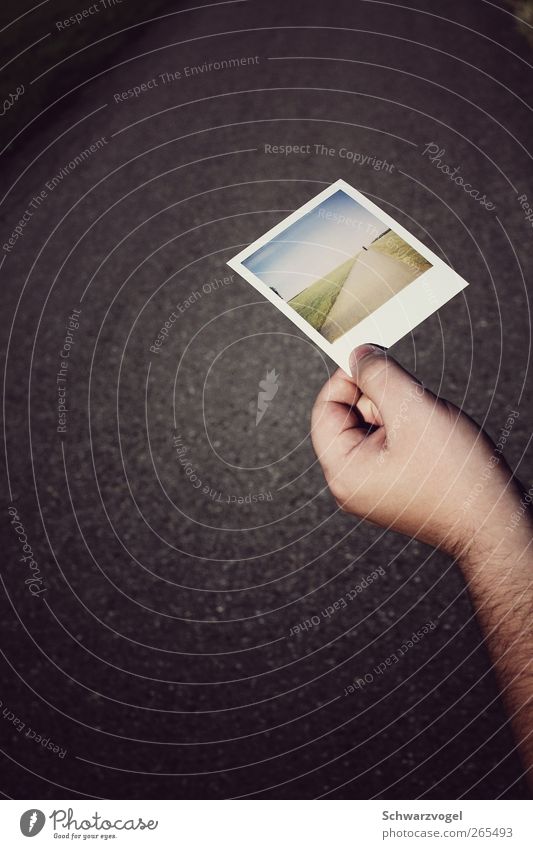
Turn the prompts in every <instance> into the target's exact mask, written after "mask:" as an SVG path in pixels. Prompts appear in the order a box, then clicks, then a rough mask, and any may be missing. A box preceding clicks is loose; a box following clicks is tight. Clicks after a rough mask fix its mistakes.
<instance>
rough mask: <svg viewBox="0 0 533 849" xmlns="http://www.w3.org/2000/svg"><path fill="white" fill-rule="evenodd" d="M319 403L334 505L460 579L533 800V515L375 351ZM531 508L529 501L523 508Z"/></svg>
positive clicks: (485, 451)
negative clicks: (445, 561) (450, 567)
mask: <svg viewBox="0 0 533 849" xmlns="http://www.w3.org/2000/svg"><path fill="white" fill-rule="evenodd" d="M350 365H351V369H352V377H349V376H348V375H347V374H345V373H344V372H343V371H342V370H340V369H339V370H338V371H337V372H336V373H335V374H334V375H333V377H332V378H331V379H330V380H329V381H328V382H327V383H326V384H325V386H324V387H323V389H322V390H321V392H320V393H319V395H318V398H317V400H316V403H315V406H314V408H313V414H312V439H313V446H314V448H315V451H316V454H317V457H318V459H319V461H320V463H321V465H322V469H323V472H324V475H325V478H326V481H327V483H328V486H329V488H330V490H331V492H332V495H333V497H334V498H335V500H336V502H337V504H338V506H339V507H340V508H341V509H342V510H344V511H346V512H348V513H352V514H354V515H356V516H358V517H361V518H364V519H367V520H369V521H371V522H374V523H375V524H377V525H380V526H382V527H385V528H390V529H392V530H395V531H398V532H400V533H403V534H407V535H408V536H410V537H415V538H417V539H419V540H422V541H423V542H426V543H429V544H431V545H433V546H435V547H436V548H440V549H442V550H443V551H445V552H446V553H447V554H449V555H450V556H451V557H453V558H454V559H455V560H456V562H457V564H458V566H459V568H460V569H461V570H462V572H463V575H464V578H465V581H466V584H467V587H468V591H469V593H470V597H471V599H472V602H473V604H474V607H475V610H476V616H477V618H478V621H479V623H480V626H481V628H482V631H483V634H484V637H485V641H486V644H487V646H488V649H489V652H490V655H491V658H492V662H493V664H494V668H495V671H496V675H497V678H498V681H499V685H500V688H501V691H502V697H503V700H504V703H505V706H506V709H507V711H508V714H509V717H510V719H511V723H512V727H513V731H514V734H515V738H516V741H517V745H518V749H519V751H520V753H521V756H522V760H523V763H524V769H525V773H526V775H527V777H528V781H529V785H530V787H531V789H532V790H533V628H532V626H531V623H532V619H533V545H532V540H533V515H532V512H531V507H530V503H529V501H528V500H526V498H525V494H524V490H523V488H522V487H521V485H520V483H519V481H518V480H517V479H516V478H514V477H513V474H512V472H511V470H510V469H509V467H508V466H507V464H506V463H505V461H504V460H503V457H502V456H501V452H499V451H498V450H497V449H496V447H495V445H494V444H493V442H492V441H491V440H490V439H489V437H488V436H487V435H486V434H485V433H484V431H482V430H481V429H480V428H479V427H478V426H477V425H476V424H475V422H473V421H472V419H470V418H469V417H468V416H467V415H465V414H464V413H462V412H461V411H460V410H459V409H458V408H457V407H455V406H454V405H453V404H451V403H450V402H449V401H446V400H444V399H441V398H437V397H436V396H435V395H433V393H432V392H430V391H429V390H428V389H426V388H425V387H424V386H422V384H420V383H419V382H418V381H417V380H416V379H415V378H414V377H413V376H412V375H411V374H409V373H408V372H407V371H405V370H404V369H403V368H402V367H401V366H400V365H399V364H398V363H397V362H395V360H393V359H392V357H390V356H389V355H387V354H386V352H385V351H383V350H382V349H381V348H377V347H375V346H371V345H363V346H360V347H359V348H356V349H355V351H354V352H353V354H352V358H351V363H350ZM529 500H530V499H529Z"/></svg>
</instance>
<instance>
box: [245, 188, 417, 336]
mask: <svg viewBox="0 0 533 849" xmlns="http://www.w3.org/2000/svg"><path fill="white" fill-rule="evenodd" d="M241 262H242V266H243V267H244V268H246V269H248V271H249V272H250V273H252V274H253V275H255V277H256V278H258V279H259V280H260V281H261V282H262V283H264V284H265V285H266V286H268V287H269V289H271V290H272V292H274V293H275V294H276V295H277V296H278V297H279V298H282V299H283V301H284V302H285V303H286V304H287V305H288V306H289V307H290V308H291V309H293V310H295V311H296V312H297V313H298V314H299V315H300V316H301V317H302V318H303V319H304V320H305V321H307V322H308V323H309V324H310V325H311V326H312V327H313V328H314V329H315V330H317V331H318V332H319V333H320V334H321V335H322V336H323V337H324V339H325V340H327V341H328V342H330V343H333V342H335V341H336V340H337V339H340V338H341V337H342V336H343V335H344V334H345V333H347V332H348V331H350V330H351V329H352V328H353V327H355V326H356V325H357V324H359V322H361V321H362V320H363V319H365V318H367V317H368V316H370V315H371V314H372V313H373V312H375V311H376V310H378V309H379V308H380V307H382V306H383V304H385V303H386V302H387V301H389V300H390V299H391V298H393V297H394V296H395V295H397V294H398V292H400V291H401V290H402V289H404V288H405V287H406V286H408V285H409V284H410V283H412V281H413V280H415V279H416V278H417V277H419V276H420V275H421V274H423V273H424V272H425V271H427V270H428V269H430V268H431V267H432V265H431V263H430V262H428V260H427V259H425V257H423V256H421V254H419V253H418V251H416V250H415V249H414V248H413V247H411V245H409V244H408V243H407V242H406V241H404V239H402V237H401V236H399V235H398V234H397V233H395V232H394V230H392V229H390V228H389V227H388V226H387V225H386V224H384V223H383V221H380V220H379V219H378V218H376V216H375V215H373V214H372V213H371V212H369V210H368V209H366V208H365V207H364V206H362V205H361V204H360V203H359V202H358V201H357V200H355V199H354V198H352V197H350V195H348V194H347V193H346V192H344V191H343V190H342V189H339V190H338V191H335V192H334V193H333V194H331V195H330V196H329V197H327V198H325V199H324V200H322V201H321V202H320V203H319V204H318V205H317V206H315V207H314V208H313V209H312V210H311V211H310V212H307V213H306V214H304V215H303V216H302V217H301V218H300V219H299V220H298V221H296V222H294V223H293V224H290V225H289V226H288V227H287V228H286V229H284V230H283V231H282V232H281V233H278V234H277V235H276V236H275V237H273V238H272V239H270V241H268V242H266V243H265V244H263V245H262V246H261V247H260V248H259V249H258V250H256V251H254V252H253V253H252V254H251V255H250V256H248V257H247V258H245V259H243V260H241Z"/></svg>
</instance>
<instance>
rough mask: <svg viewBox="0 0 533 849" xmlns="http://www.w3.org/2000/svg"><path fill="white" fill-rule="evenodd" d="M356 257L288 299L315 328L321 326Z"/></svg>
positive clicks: (317, 328) (318, 328) (290, 304)
mask: <svg viewBox="0 0 533 849" xmlns="http://www.w3.org/2000/svg"><path fill="white" fill-rule="evenodd" d="M356 259H357V255H356V256H353V257H351V258H350V259H348V260H346V261H345V262H343V263H342V264H341V265H338V266H337V268H334V269H333V270H332V271H330V272H329V274H328V275H327V276H326V277H321V278H320V280H316V281H315V282H314V283H312V284H311V285H310V286H308V287H307V289H304V290H303V292H300V293H299V294H298V295H296V296H295V297H294V298H291V300H290V301H288V304H289V306H290V307H292V308H293V309H295V310H296V312H297V313H299V314H300V315H301V316H302V318H305V320H306V321H308V322H309V324H310V325H311V326H312V327H314V328H315V330H320V328H321V327H322V325H323V323H324V321H325V320H326V318H327V316H328V313H329V311H330V309H331V307H332V306H333V304H334V303H335V301H336V300H337V296H338V294H339V292H340V290H341V289H342V287H343V286H344V283H345V281H346V278H347V277H348V274H349V273H350V271H351V268H352V266H353V264H354V262H355V260H356Z"/></svg>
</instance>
